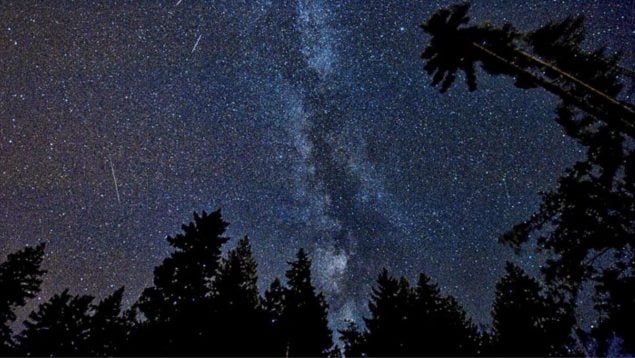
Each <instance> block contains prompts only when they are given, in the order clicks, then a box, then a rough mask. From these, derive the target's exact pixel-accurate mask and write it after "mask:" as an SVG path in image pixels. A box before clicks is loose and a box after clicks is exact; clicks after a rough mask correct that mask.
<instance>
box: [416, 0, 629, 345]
mask: <svg viewBox="0 0 635 358" xmlns="http://www.w3.org/2000/svg"><path fill="white" fill-rule="evenodd" d="M468 10H469V4H467V3H464V4H460V5H455V6H453V7H451V8H448V9H442V10H439V11H438V12H437V13H435V14H434V15H433V16H432V17H430V19H429V20H428V21H427V22H426V23H425V24H423V25H422V28H423V29H424V31H426V32H427V33H428V34H430V35H431V36H432V38H431V40H430V43H429V45H428V47H427V48H426V50H425V52H424V53H423V55H422V57H423V58H424V60H426V67H425V69H426V71H428V73H429V74H431V75H432V76H433V81H432V82H433V84H434V85H437V84H441V91H442V92H444V91H446V90H448V89H449V87H450V85H451V84H452V83H453V82H454V80H455V79H456V73H457V72H458V71H460V70H462V71H464V72H465V73H466V79H467V82H468V88H469V89H470V90H475V89H476V76H475V70H474V66H475V64H476V63H481V65H482V68H483V69H484V70H485V72H487V73H489V74H495V75H496V74H503V75H508V76H512V77H513V78H515V80H516V85H517V86H518V87H520V88H533V87H541V88H543V89H545V90H547V91H549V92H550V93H552V94H554V95H556V96H557V97H559V99H560V100H561V102H560V104H559V106H558V108H557V111H556V118H555V119H556V121H557V122H558V123H559V124H560V125H561V126H562V127H563V129H564V130H565V132H566V133H567V134H568V135H569V136H571V137H572V138H574V139H575V140H577V141H578V142H579V143H580V144H582V145H584V146H586V147H587V148H588V151H587V158H586V160H584V161H580V162H578V163H576V164H575V165H574V166H573V167H571V168H569V169H568V170H567V171H566V173H565V174H564V175H563V176H562V177H561V179H560V180H559V185H558V187H557V189H556V190H554V191H552V192H549V193H545V194H543V204H542V205H541V207H540V209H539V211H538V212H537V213H535V214H534V215H532V216H531V217H530V218H529V219H527V220H525V221H524V222H521V223H519V224H517V225H515V226H514V227H513V228H512V230H510V231H509V232H508V233H506V234H505V235H504V236H503V237H502V241H503V242H505V243H509V244H511V245H512V246H513V247H514V248H516V249H520V248H521V246H522V245H524V244H527V243H528V242H533V241H532V240H530V238H532V237H535V238H537V240H536V241H535V242H536V244H537V249H538V250H544V251H546V252H548V253H549V256H550V259H549V260H548V261H547V264H546V265H545V266H544V268H543V270H542V271H543V274H544V277H545V280H546V282H547V283H548V284H549V285H550V286H551V287H552V288H555V289H557V290H559V291H561V292H559V294H560V295H563V297H564V299H566V300H567V301H568V303H569V304H574V303H575V302H576V298H577V296H578V293H579V290H580V287H581V285H582V283H583V282H585V281H589V280H590V281H594V282H595V287H596V294H595V298H596V303H597V305H596V306H597V307H598V309H599V310H600V315H601V317H602V322H603V323H602V324H601V326H602V329H601V330H600V329H598V330H596V332H597V333H598V334H600V333H599V332H605V333H603V334H604V335H606V334H610V335H615V336H617V337H618V338H620V339H621V338H622V337H624V346H626V347H634V348H635V337H634V336H633V335H632V334H631V333H630V332H632V330H630V329H628V328H625V325H624V323H623V322H622V317H626V316H628V314H629V313H632V312H633V310H635V308H634V307H635V290H634V289H633V284H632V282H633V277H635V259H633V257H635V245H634V244H633V240H632V238H633V237H634V236H635V199H634V198H635V169H633V168H635V147H634V146H633V138H635V106H634V105H633V103H632V100H630V102H626V101H628V97H623V96H621V91H622V88H623V87H624V84H625V81H629V80H630V81H631V84H632V81H633V80H634V79H635V76H633V73H634V72H633V71H631V70H628V69H625V68H623V67H622V66H620V64H619V61H620V56H619V55H618V54H608V53H607V51H606V49H605V48H602V47H601V48H599V49H596V50H593V51H588V50H587V49H586V48H585V47H586V46H583V44H584V40H585V29H584V24H583V19H582V18H580V17H569V18H566V19H564V20H562V21H557V22H551V23H548V24H546V25H544V26H542V27H540V28H538V29H536V30H535V31H530V32H525V33H523V32H521V31H518V30H517V29H515V28H514V27H513V26H512V25H511V24H507V25H505V26H503V27H498V28H497V27H494V26H492V25H488V24H486V25H478V26H477V25H469V17H468V16H467V14H468ZM616 273H618V274H616ZM599 338H600V341H602V340H604V338H602V337H599Z"/></svg>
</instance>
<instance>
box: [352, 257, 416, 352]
mask: <svg viewBox="0 0 635 358" xmlns="http://www.w3.org/2000/svg"><path fill="white" fill-rule="evenodd" d="M410 300H411V295H410V285H409V284H408V282H407V281H406V280H405V279H403V278H402V279H401V280H398V279H396V278H394V277H391V276H390V275H389V274H388V270H386V269H383V270H382V272H381V274H380V275H379V277H378V278H377V285H376V287H373V289H372V293H371V299H370V301H369V303H368V308H369V310H370V317H369V318H364V323H365V324H366V332H365V334H364V336H365V339H364V341H365V342H364V346H363V347H362V349H361V350H363V351H365V353H366V354H368V355H369V356H389V355H404V354H407V353H408V352H407V348H408V347H406V344H405V342H404V338H405V334H406V333H407V331H408V329H409V327H408V322H407V321H406V320H407V319H408V311H409V305H410ZM351 345H352V344H351Z"/></svg>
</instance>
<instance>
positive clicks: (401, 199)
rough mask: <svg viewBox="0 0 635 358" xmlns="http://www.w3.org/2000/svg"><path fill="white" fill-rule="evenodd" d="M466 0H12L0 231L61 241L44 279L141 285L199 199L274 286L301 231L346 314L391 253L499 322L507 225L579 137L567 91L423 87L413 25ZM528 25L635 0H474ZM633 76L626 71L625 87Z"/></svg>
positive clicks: (1, 58) (2, 102)
mask: <svg viewBox="0 0 635 358" xmlns="http://www.w3.org/2000/svg"><path fill="white" fill-rule="evenodd" d="M452 3H453V2H452V1H405V0H404V1H365V0H364V1H346V2H339V1H338V2H335V1H333V2H331V1H319V0H313V1H309V0H297V1H262V0H249V1H237V0H231V1H211V0H210V1H194V0H180V1H178V0H173V1H132V0H127V1H121V0H120V1H109V2H100V3H98V2H94V1H79V0H78V1H61V0H60V1H27V0H17V1H12V0H5V1H2V2H1V3H0V79H1V81H0V249H1V250H2V254H3V255H5V254H6V253H7V252H10V251H14V250H17V249H20V248H21V247H23V246H24V245H25V244H35V243H37V242H42V241H44V242H48V243H49V244H48V247H47V254H46V259H45V264H44V265H45V267H46V268H47V269H48V270H49V273H48V274H47V276H46V279H45V283H44V285H43V291H42V292H41V298H42V299H43V298H46V297H49V296H50V295H52V294H53V293H55V292H59V291H61V290H62V289H63V288H65V287H70V288H71V292H74V293H88V294H94V295H97V296H102V295H105V294H108V293H110V292H112V291H113V289H114V288H116V287H119V286H121V285H125V286H126V290H127V291H126V299H127V302H128V303H131V302H133V301H134V300H135V299H136V297H137V296H138V295H139V293H140V292H141V290H142V289H143V288H144V287H147V286H149V285H150V284H151V280H152V269H153V267H154V266H156V265H157V264H158V263H160V261H161V260H162V259H163V258H164V257H165V256H166V255H167V254H168V252H169V248H168V244H167V242H166V241H165V237H166V235H172V234H176V233H178V232H179V230H180V225H181V224H182V223H187V222H189V221H190V220H191V218H192V212H193V211H199V212H200V211H202V210H207V211H211V210H214V209H216V208H222V210H223V215H224V217H225V219H226V220H227V221H229V222H230V223H231V226H230V228H229V233H230V236H232V237H233V238H234V240H232V243H230V244H229V246H231V245H233V243H234V242H235V241H236V239H237V238H239V237H240V236H242V235H249V237H250V238H251V239H252V243H253V246H254V251H255V254H256V257H257V259H258V262H259V273H260V285H261V287H265V286H267V285H268V284H269V283H270V282H271V280H272V279H273V278H274V277H275V276H280V275H282V274H283V272H284V270H285V268H286V262H287V261H289V260H291V259H292V257H293V254H294V252H295V251H297V249H298V248H300V247H304V248H306V249H307V250H308V252H309V253H310V254H311V256H312V258H313V261H314V275H315V276H314V277H315V279H316V284H317V286H318V287H320V288H321V289H322V290H323V291H324V292H325V294H326V295H327V297H328V299H329V303H330V305H331V311H330V312H331V318H332V322H333V323H334V324H336V325H339V324H340V323H339V322H341V320H343V319H351V318H352V319H359V318H360V317H361V315H362V314H364V312H365V304H366V300H367V297H368V293H369V290H370V284H371V283H372V282H373V280H374V278H375V277H376V276H377V274H378V273H379V271H380V269H381V268H382V267H387V268H389V269H390V270H391V272H392V273H394V274H398V275H401V274H403V275H406V276H407V277H409V278H413V277H414V276H415V275H416V274H417V273H419V272H426V273H427V274H429V275H430V276H431V277H432V278H433V279H434V280H436V281H437V282H438V283H439V285H440V287H441V288H442V291H443V292H444V293H448V294H452V295H454V296H455V297H457V299H458V300H459V301H460V302H461V303H462V304H463V305H464V306H465V307H466V309H467V311H468V312H469V313H470V314H471V315H472V316H473V317H474V318H475V320H476V321H477V322H481V323H487V321H488V319H489V318H488V317H489V310H490V304H491V301H492V300H493V295H494V289H493V287H494V284H495V282H496V280H497V278H498V277H500V276H501V274H502V272H503V268H504V262H505V260H506V259H509V260H513V261H515V262H518V263H520V264H521V265H522V266H523V267H525V268H527V269H528V270H529V271H530V272H536V270H537V269H538V267H539V265H540V263H541V260H540V258H537V257H535V256H533V255H532V253H530V252H529V253H524V254H523V255H521V256H517V255H515V254H514V253H513V251H512V250H511V249H510V248H508V247H506V246H504V245H502V244H500V243H498V240H497V239H498V237H499V235H500V234H502V233H503V232H505V231H506V230H508V229H509V228H511V227H512V225H513V224H514V223H517V222H519V221H521V220H522V219H525V218H527V217H528V216H529V215H531V214H532V213H533V212H534V211H536V209H537V208H538V206H539V203H540V197H539V192H541V191H545V190H550V189H552V188H553V187H554V185H555V184H556V181H557V179H558V177H559V176H560V175H561V174H562V173H563V171H564V169H565V168H566V167H568V166H570V165H571V164H572V163H574V162H575V161H576V160H578V159H582V158H583V155H584V148H582V147H580V146H578V145H577V144H575V142H574V141H573V140H572V139H571V138H570V137H567V136H565V135H564V133H563V131H562V129H561V128H560V127H559V126H558V124H557V123H556V122H555V121H554V120H553V117H554V108H555V105H556V103H557V99H556V98H554V97H553V96H551V95H549V94H547V93H546V92H544V91H541V90H538V89H536V90H532V91H522V90H519V89H516V88H514V87H513V86H512V85H511V83H512V81H511V80H510V79H509V78H502V77H491V76H478V77H479V86H480V87H479V88H480V90H479V91H477V92H467V90H466V89H465V88H464V87H465V86H455V87H454V88H452V89H451V90H450V92H449V93H448V94H446V95H441V94H439V93H438V91H437V89H435V88H433V87H431V86H429V81H430V78H429V77H428V76H427V75H426V74H425V72H424V71H423V69H422V67H423V62H422V61H421V59H420V54H421V51H422V50H423V48H424V46H425V43H426V41H427V38H426V37H425V34H424V33H423V31H421V30H420V28H419V25H420V24H421V23H422V22H423V21H424V20H426V19H427V18H428V17H429V16H430V14H432V13H433V12H434V11H435V10H437V9H439V8H441V7H444V6H448V5H450V4H452ZM471 14H472V15H473V21H474V22H476V23H482V22H484V21H485V20H488V19H489V20H491V21H492V22H494V23H497V24H500V23H503V22H506V21H512V22H513V23H514V25H516V26H517V27H519V28H521V29H530V28H533V27H535V26H537V25H540V24H542V23H544V22H546V21H549V20H556V19H561V18H563V17H565V16H567V15H585V16H586V18H587V25H588V29H589V37H590V40H591V41H590V43H589V45H595V46H596V45H600V44H605V45H606V46H607V47H608V48H609V49H610V50H616V49H623V50H625V53H624V55H625V60H624V62H625V63H628V64H630V65H632V64H633V63H634V62H635V58H634V55H633V52H632V49H633V48H634V38H635V21H633V19H634V18H635V2H633V1H632V0H629V1H624V0H614V1H608V0H598V1H589V0H586V1H546V0H543V1H525V2H517V1H504V0H499V1H476V2H474V3H473V7H472V10H471ZM631 92H632V89H631Z"/></svg>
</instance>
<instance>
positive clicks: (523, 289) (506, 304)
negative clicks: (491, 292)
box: [492, 262, 574, 356]
mask: <svg viewBox="0 0 635 358" xmlns="http://www.w3.org/2000/svg"><path fill="white" fill-rule="evenodd" d="M492 319H493V323H494V336H493V351H492V353H494V354H495V355H503V356H547V355H563V354H565V353H566V347H567V345H569V344H570V335H571V333H572V326H573V323H574V319H573V316H572V315H571V310H570V307H567V306H566V305H563V304H561V303H559V302H558V301H557V300H556V299H555V298H553V297H552V296H550V295H548V294H547V293H546V292H544V290H543V288H542V286H541V285H540V283H539V282H538V281H536V280H535V279H533V278H531V277H529V276H528V275H527V274H526V273H525V272H524V271H523V270H522V269H521V268H520V267H518V266H516V265H514V264H512V263H509V262H508V263H507V266H506V275H505V276H504V277H503V278H501V280H500V281H499V282H498V283H497V284H496V298H495V301H494V306H493V308H492Z"/></svg>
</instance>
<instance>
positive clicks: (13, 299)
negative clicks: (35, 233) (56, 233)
mask: <svg viewBox="0 0 635 358" xmlns="http://www.w3.org/2000/svg"><path fill="white" fill-rule="evenodd" d="M44 248H45V244H40V245H37V246H35V247H26V248H24V249H23V250H20V251H18V252H14V253H11V254H9V255H8V256H7V259H6V261H4V262H2V263H0V354H7V353H10V352H11V351H12V349H13V348H14V344H13V340H12V337H11V336H12V331H11V327H10V325H11V323H13V322H14V321H15V320H16V314H15V309H16V308H18V307H21V306H24V305H25V304H26V303H27V300H29V299H32V298H34V297H35V296H36V295H37V293H38V292H39V291H40V285H41V284H42V276H43V275H44V274H45V273H46V271H45V270H43V269H41V268H40V266H41V264H42V259H43V258H44Z"/></svg>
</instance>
